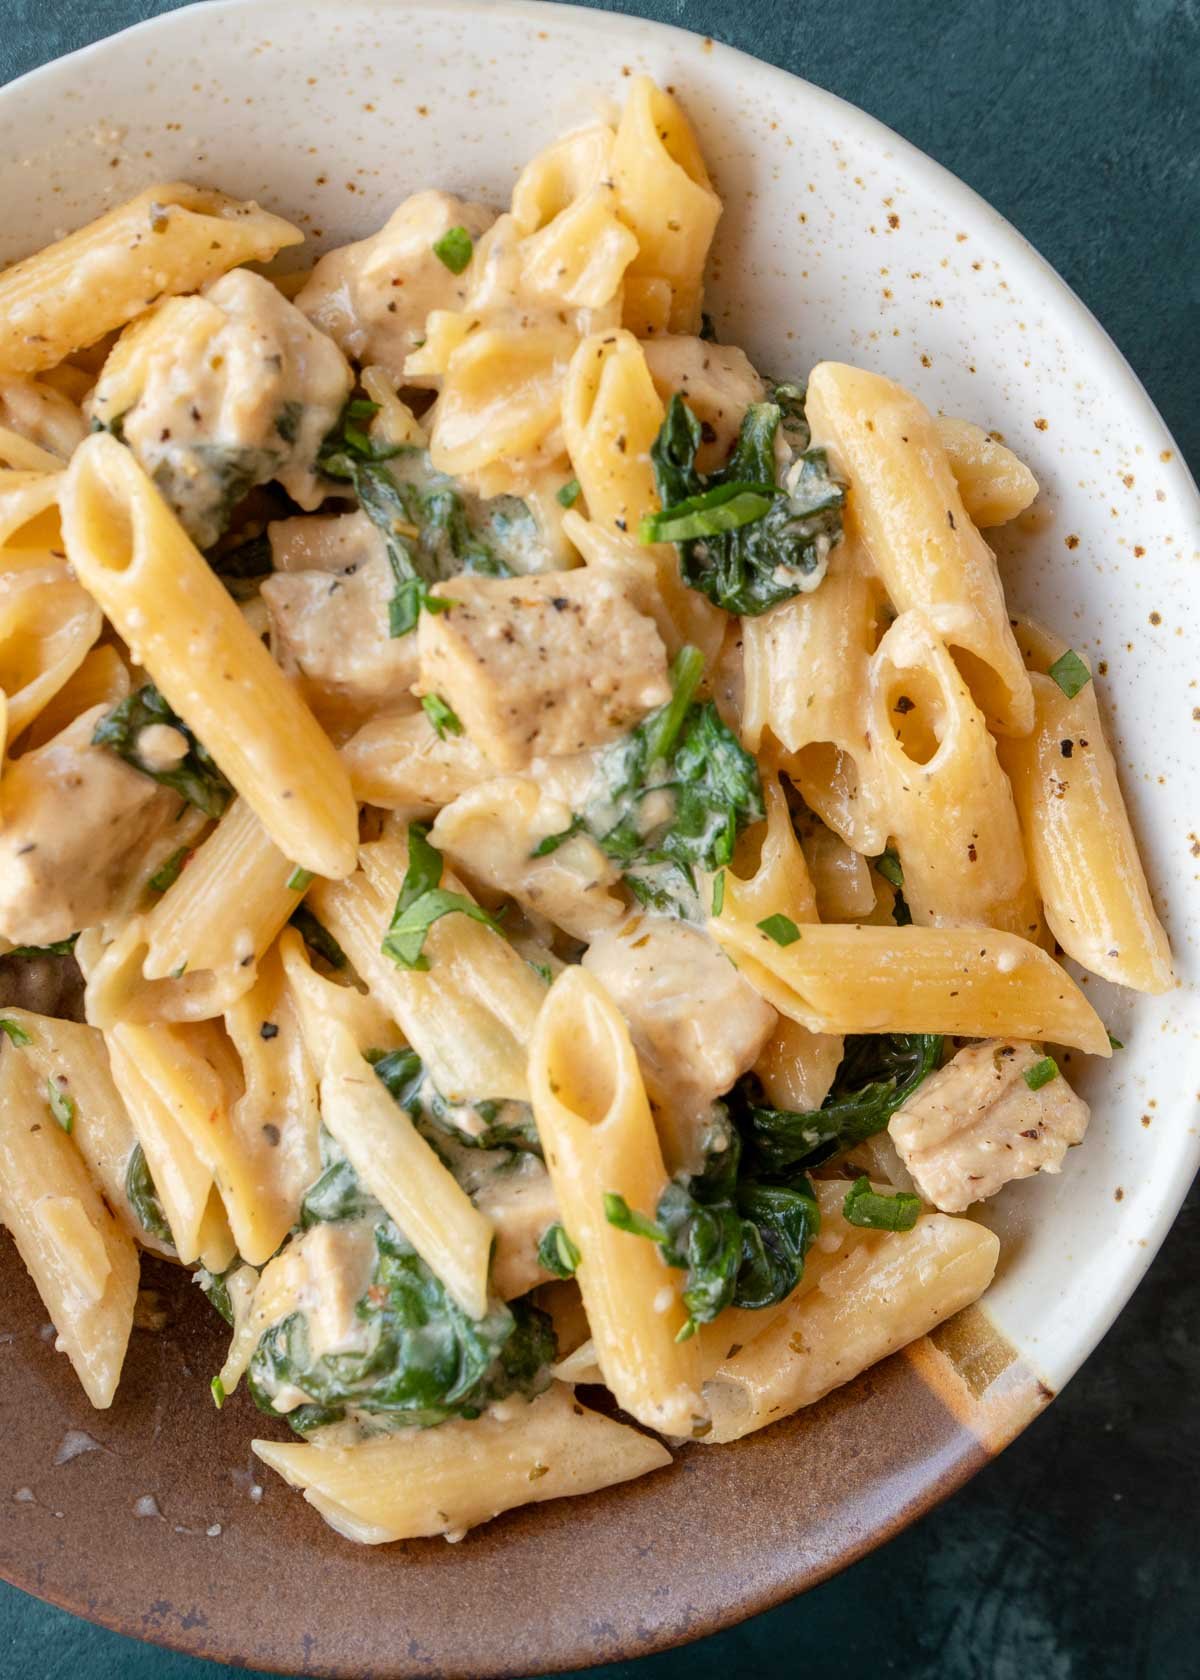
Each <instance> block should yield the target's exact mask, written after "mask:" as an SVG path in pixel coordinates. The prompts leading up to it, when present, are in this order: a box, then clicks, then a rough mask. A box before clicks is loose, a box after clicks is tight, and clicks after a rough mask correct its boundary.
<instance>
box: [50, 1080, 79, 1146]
mask: <svg viewBox="0 0 1200 1680" xmlns="http://www.w3.org/2000/svg"><path fill="white" fill-rule="evenodd" d="M46 1100H47V1102H48V1103H49V1104H50V1112H51V1114H52V1115H53V1116H54V1118H55V1120H56V1121H57V1122H58V1124H59V1125H60V1126H61V1127H62V1129H63V1131H64V1132H66V1133H67V1134H68V1136H69V1135H70V1133H71V1130H72V1128H73V1127H74V1125H75V1099H74V1097H72V1096H71V1095H70V1094H69V1093H68V1092H67V1091H66V1090H65V1088H64V1087H63V1086H62V1085H60V1084H59V1082H58V1079H57V1078H55V1076H54V1075H53V1074H51V1075H50V1078H49V1079H47V1081H46Z"/></svg>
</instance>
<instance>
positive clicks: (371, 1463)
mask: <svg viewBox="0 0 1200 1680" xmlns="http://www.w3.org/2000/svg"><path fill="white" fill-rule="evenodd" d="M253 1446H254V1451H255V1452H256V1453H257V1454H258V1456H259V1458H261V1459H262V1461H263V1463H264V1464H267V1465H269V1466H270V1467H271V1469H272V1470H275V1471H278V1473H279V1474H280V1475H281V1476H282V1477H283V1478H284V1480H285V1481H287V1482H290V1483H291V1485H292V1486H293V1487H298V1488H302V1489H303V1490H304V1497H305V1499H306V1500H307V1501H308V1503H309V1504H310V1505H312V1506H314V1507H315V1508H316V1509H317V1510H318V1511H319V1512H320V1513H321V1515H322V1516H323V1517H324V1518H325V1521H326V1522H327V1523H329V1524H330V1525H331V1526H332V1527H333V1528H335V1529H336V1530H337V1531H338V1533H339V1534H342V1535H344V1536H345V1537H346V1538H347V1539H350V1540H359V1541H361V1542H363V1543H364V1544H366V1545H376V1546H377V1545H386V1544H387V1543H388V1542H389V1541H392V1540H414V1539H417V1538H418V1537H420V1536H423V1535H436V1534H441V1535H444V1536H445V1537H446V1539H447V1540H458V1539H461V1537H462V1535H463V1534H464V1533H465V1532H466V1530H467V1529H468V1528H473V1527H475V1525H476V1524H477V1523H482V1522H488V1521H490V1520H491V1518H492V1517H496V1516H499V1515H500V1513H501V1512H502V1511H511V1510H512V1509H513V1508H514V1507H515V1506H517V1505H528V1504H536V1503H540V1502H541V1501H542V1500H546V1499H561V1498H563V1497H564V1496H565V1495H568V1494H581V1493H592V1492H594V1491H595V1490H596V1489H597V1488H602V1487H612V1486H614V1485H615V1484H616V1483H617V1482H627V1481H630V1480H631V1479H632V1478H633V1477H635V1476H645V1475H647V1474H648V1473H649V1472H650V1471H651V1470H659V1469H661V1468H662V1467H663V1466H664V1465H666V1464H669V1463H670V1462H671V1455H670V1453H669V1452H668V1451H667V1449H666V1448H665V1447H664V1446H663V1445H662V1444H661V1443H660V1442H658V1441H654V1440H651V1439H650V1437H649V1436H647V1435H642V1434H639V1432H638V1431H637V1430H636V1429H630V1428H629V1427H628V1425H627V1424H623V1423H618V1422H617V1421H616V1420H615V1419H614V1418H606V1417H602V1416H601V1414H600V1413H599V1412H592V1411H588V1410H587V1409H586V1407H584V1406H581V1405H580V1404H579V1402H578V1401H577V1400H576V1399H575V1398H574V1397H573V1395H572V1394H571V1392H570V1390H569V1389H567V1388H565V1387H564V1386H563V1385H561V1384H559V1383H556V1384H554V1386H553V1387H552V1388H550V1389H548V1390H547V1391H546V1393H545V1394H540V1395H539V1396H538V1397H537V1398H536V1399H535V1400H531V1401H528V1402H526V1401H521V1400H505V1401H503V1402H502V1403H501V1404H500V1405H498V1406H493V1407H492V1408H491V1409H490V1410H489V1411H487V1412H485V1413H484V1415H483V1416H482V1417H480V1418H474V1419H452V1420H451V1421H450V1422H449V1423H443V1424H440V1425H439V1426H438V1428H436V1429H406V1430H401V1431H400V1432H399V1433H397V1434H395V1435H389V1436H385V1437H383V1438H382V1439H379V1440H374V1441H364V1442H362V1443H361V1444H360V1445H358V1446H353V1447H322V1446H319V1445H317V1444H315V1443H313V1444H310V1445H302V1444H300V1443H298V1442H280V1441H255V1442H254V1443H253Z"/></svg>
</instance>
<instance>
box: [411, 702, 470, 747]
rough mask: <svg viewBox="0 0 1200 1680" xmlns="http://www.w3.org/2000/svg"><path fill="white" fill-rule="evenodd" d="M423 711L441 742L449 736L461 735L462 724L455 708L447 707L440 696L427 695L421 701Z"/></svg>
mask: <svg viewBox="0 0 1200 1680" xmlns="http://www.w3.org/2000/svg"><path fill="white" fill-rule="evenodd" d="M421 710H422V711H423V712H424V713H425V716H426V717H427V718H428V719H429V721H430V723H431V724H432V726H433V732H434V734H435V735H436V736H437V738H438V740H439V741H444V740H445V739H446V736H447V735H461V734H462V732H463V726H462V722H461V720H460V718H459V716H458V713H457V712H456V711H455V710H454V708H453V706H449V705H447V703H446V702H445V701H444V700H443V699H442V697H441V695H440V694H426V695H423V696H422V699H421Z"/></svg>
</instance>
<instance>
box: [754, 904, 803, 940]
mask: <svg viewBox="0 0 1200 1680" xmlns="http://www.w3.org/2000/svg"><path fill="white" fill-rule="evenodd" d="M758 930H759V932H760V933H765V934H766V936H767V938H768V939H773V940H774V941H775V943H776V945H794V944H795V943H796V941H797V939H799V937H800V929H799V928H798V927H797V926H796V924H795V922H794V921H793V920H792V918H791V917H790V916H785V915H783V914H782V913H781V912H779V911H776V913H775V914H774V915H773V916H766V917H764V918H763V920H762V921H761V922H759V923H758Z"/></svg>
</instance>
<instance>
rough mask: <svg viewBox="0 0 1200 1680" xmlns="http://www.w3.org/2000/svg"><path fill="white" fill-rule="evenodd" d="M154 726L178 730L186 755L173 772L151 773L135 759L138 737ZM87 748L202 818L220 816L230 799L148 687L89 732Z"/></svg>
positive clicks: (195, 744) (217, 774) (208, 762)
mask: <svg viewBox="0 0 1200 1680" xmlns="http://www.w3.org/2000/svg"><path fill="white" fill-rule="evenodd" d="M154 724H165V725H166V726H167V727H168V728H170V729H177V730H178V731H179V733H180V734H181V735H182V736H183V737H184V739H185V740H186V742H187V752H186V753H185V755H184V757H183V758H182V759H181V760H180V761H179V763H178V764H177V765H175V766H174V768H173V769H170V770H152V769H151V768H150V767H149V766H148V765H146V764H145V763H143V761H142V759H141V758H140V757H139V756H138V738H139V737H140V735H141V733H142V730H143V729H148V728H150V727H151V726H152V725H154ZM92 745H93V746H96V747H108V748H109V749H110V750H111V751H112V752H115V753H116V754H117V756H118V758H123V759H124V760H125V762H126V764H130V765H132V766H133V768H134V769H135V770H140V771H141V773H142V775H143V776H149V777H151V778H152V779H153V780H154V781H156V782H160V783H161V784H162V786H163V787H168V788H171V789H172V791H173V792H175V793H177V794H179V796H180V798H181V799H186V800H187V801H188V803H189V804H191V805H195V806H196V808H197V810H200V811H203V812H204V815H205V816H206V817H219V816H222V815H223V814H224V811H225V807H226V806H227V805H228V804H229V801H230V800H231V799H232V798H233V789H232V788H231V787H230V785H229V783H228V781H226V779H225V777H224V775H222V773H221V771H220V770H219V769H218V768H217V765H216V763H215V762H214V761H213V759H212V758H211V757H210V756H209V754H208V753H207V752H206V750H205V749H204V747H203V746H202V745H201V743H200V742H199V741H198V740H197V739H196V737H195V736H194V735H193V734H192V732H191V730H190V729H189V728H188V726H187V724H186V723H184V721H183V719H182V718H181V717H179V716H178V715H177V714H176V713H175V712H173V711H172V710H171V708H170V706H169V705H168V704H167V702H166V701H165V700H164V699H163V697H162V695H161V694H160V693H159V692H158V690H157V688H155V686H154V684H153V683H146V684H144V685H143V686H142V687H141V688H139V689H137V690H136V691H135V692H134V693H133V694H130V695H127V696H126V697H125V699H124V700H121V701H118V703H117V704H116V705H115V706H114V707H113V709H112V711H110V712H106V713H105V715H104V716H103V717H102V718H101V719H100V721H99V723H98V724H97V725H96V727H95V729H94V730H93V731H92Z"/></svg>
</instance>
